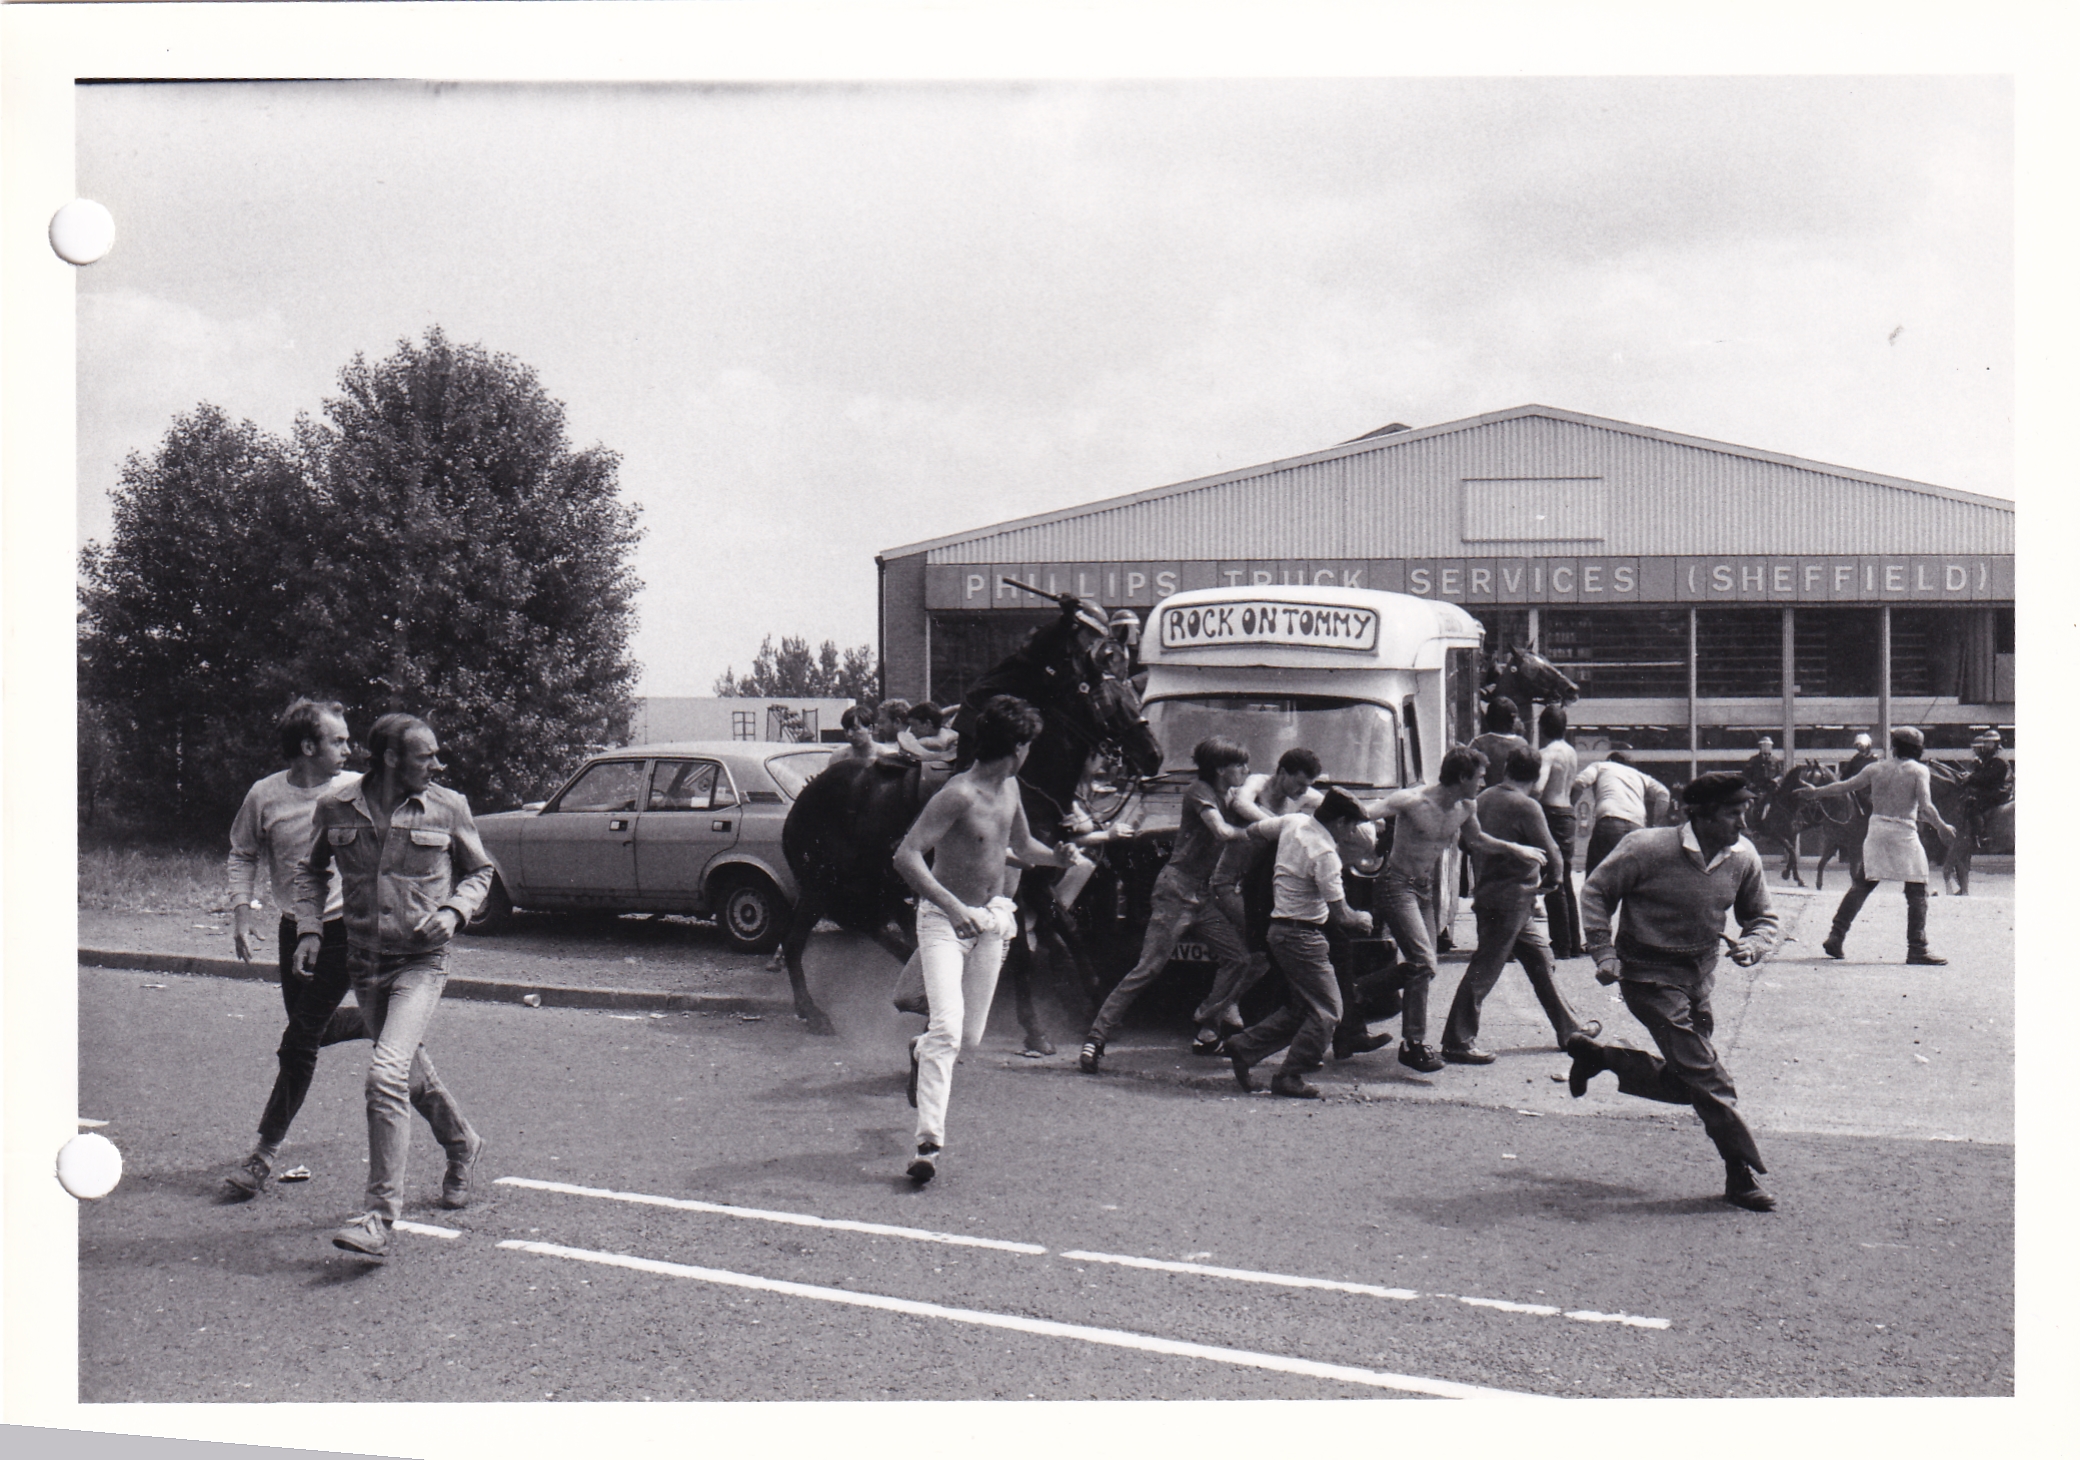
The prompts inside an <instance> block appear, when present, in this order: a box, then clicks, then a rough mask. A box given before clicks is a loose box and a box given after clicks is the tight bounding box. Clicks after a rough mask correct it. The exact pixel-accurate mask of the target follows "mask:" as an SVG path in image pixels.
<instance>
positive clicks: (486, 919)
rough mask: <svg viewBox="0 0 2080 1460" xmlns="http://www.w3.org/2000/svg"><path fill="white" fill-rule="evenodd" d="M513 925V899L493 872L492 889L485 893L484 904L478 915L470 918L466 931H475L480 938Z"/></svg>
mask: <svg viewBox="0 0 2080 1460" xmlns="http://www.w3.org/2000/svg"><path fill="white" fill-rule="evenodd" d="M512 925H513V899H512V897H511V895H510V894H508V893H507V892H506V885H505V883H504V882H503V881H501V880H500V879H499V877H498V874H497V873H493V874H492V877H491V890H490V891H489V892H487V893H485V894H484V905H483V906H482V907H480V908H478V909H477V915H476V916H475V917H473V918H471V919H470V920H469V926H468V927H466V928H464V929H463V931H464V932H465V933H474V934H476V935H477V936H478V937H480V938H488V937H495V936H497V935H498V934H500V933H503V932H504V931H505V930H506V929H507V928H510V927H511V926H512Z"/></svg>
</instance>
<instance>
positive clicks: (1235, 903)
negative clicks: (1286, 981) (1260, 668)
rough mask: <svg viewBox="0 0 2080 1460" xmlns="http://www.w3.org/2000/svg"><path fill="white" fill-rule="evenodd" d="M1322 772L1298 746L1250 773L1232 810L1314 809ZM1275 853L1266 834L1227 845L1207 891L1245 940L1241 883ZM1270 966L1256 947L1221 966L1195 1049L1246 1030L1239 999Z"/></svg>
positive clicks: (1208, 1048) (1263, 814)
mask: <svg viewBox="0 0 2080 1460" xmlns="http://www.w3.org/2000/svg"><path fill="white" fill-rule="evenodd" d="M1321 773H1322V762H1321V759H1320V758H1319V757H1318V756H1316V755H1315V753H1314V752H1313V751H1311V750H1308V749H1306V748H1305V747H1303V746H1294V747H1293V748H1292V749H1290V750H1288V751H1286V753H1285V754H1283V755H1281V756H1280V757H1279V758H1278V769H1277V770H1276V771H1274V772H1272V773H1271V774H1269V775H1265V774H1262V773H1259V774H1257V775H1254V776H1249V777H1247V778H1245V779H1244V780H1243V782H1242V785H1241V786H1240V787H1238V788H1237V789H1236V791H1235V794H1234V795H1233V796H1232V797H1231V798H1230V799H1229V802H1228V806H1229V810H1230V811H1231V812H1232V813H1233V815H1234V816H1235V818H1236V819H1237V820H1238V821H1242V822H1245V823H1249V822H1258V821H1265V820H1268V819H1269V818H1271V817H1274V816H1286V815H1290V814H1292V813H1293V812H1296V811H1307V812H1311V811H1313V810H1314V809H1315V808H1316V807H1317V806H1320V805H1321V804H1322V793H1321V792H1320V791H1319V790H1317V789H1315V784H1314V780H1315V777H1316V776H1319V775H1320V774H1321ZM1271 855H1272V849H1271V848H1270V847H1268V846H1266V845H1264V843H1263V841H1262V840H1261V839H1259V838H1251V839H1250V840H1248V841H1239V842H1229V843H1227V844H1225V845H1224V846H1222V848H1221V855H1220V860H1219V861H1218V862H1216V863H1215V864H1214V868H1213V877H1212V880H1211V882H1210V883H1209V885H1208V888H1207V892H1208V895H1209V896H1210V897H1211V899H1212V901H1213V904H1214V906H1215V907H1217V908H1219V909H1220V911H1221V913H1222V915H1223V916H1224V917H1226V918H1227V920H1228V922H1229V924H1230V925H1231V926H1232V927H1234V928H1235V930H1236V931H1237V932H1238V933H1240V934H1243V935H1244V941H1245V942H1248V936H1247V930H1248V927H1249V918H1248V917H1247V915H1246V913H1245V910H1244V908H1243V905H1242V884H1243V882H1244V881H1245V880H1246V879H1247V877H1248V876H1249V873H1250V869H1251V868H1253V867H1255V866H1256V865H1257V864H1258V859H1259V858H1261V857H1268V856H1271ZM1259 915H1260V916H1261V915H1262V904H1259ZM1270 971H1271V960H1270V958H1269V957H1268V956H1267V955H1265V954H1263V953H1259V952H1255V951H1252V952H1251V953H1250V955H1249V960H1248V961H1247V962H1246V963H1243V964H1241V965H1240V966H1237V965H1236V964H1235V963H1234V962H1233V961H1232V960H1230V961H1229V962H1225V963H1222V964H1221V965H1220V967H1219V969H1218V970H1216V971H1215V973H1214V976H1213V987H1212V988H1211V989H1209V990H1207V993H1206V997H1205V998H1204V999H1203V1000H1201V1001H1200V1003H1199V1007H1198V1008H1197V1009H1196V1010H1194V1011H1193V1014H1192V1018H1193V1020H1194V1021H1195V1022H1196V1023H1197V1025H1198V1026H1199V1032H1198V1035H1197V1037H1195V1038H1194V1039H1193V1040H1192V1053H1193V1054H1208V1055H1211V1054H1219V1053H1220V1052H1221V1040H1222V1038H1223V1036H1224V1035H1227V1034H1238V1033H1240V1032H1241V1030H1242V1012H1241V1009H1240V1007H1239V1001H1240V1000H1241V998H1242V996H1243V995H1244V994H1245V993H1247V992H1249V990H1250V989H1252V988H1254V987H1255V986H1256V984H1257V981H1258V980H1259V979H1261V978H1263V976H1264V975H1265V974H1267V973H1269V972H1270Z"/></svg>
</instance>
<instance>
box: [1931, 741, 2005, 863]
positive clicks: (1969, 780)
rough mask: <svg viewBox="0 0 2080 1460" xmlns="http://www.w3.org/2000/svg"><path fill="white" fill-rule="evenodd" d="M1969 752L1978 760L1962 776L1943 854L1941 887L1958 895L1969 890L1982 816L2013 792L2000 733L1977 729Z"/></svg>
mask: <svg viewBox="0 0 2080 1460" xmlns="http://www.w3.org/2000/svg"><path fill="white" fill-rule="evenodd" d="M1972 754H1974V755H1975V756H1977V757H1978V760H1977V761H1976V763H1974V765H1973V766H1972V769H1971V773H1970V774H1969V775H1967V776H1966V777H1965V778H1964V791H1963V801H1962V804H1961V805H1960V807H1959V808H1958V809H1959V812H1960V815H1959V816H1958V818H1957V822H1958V831H1957V835H1956V836H1955V837H1953V838H1952V839H1951V842H1950V850H1949V852H1948V853H1947V854H1946V855H1945V856H1944V858H1943V887H1944V890H1945V891H1952V892H1955V893H1956V894H1957V895H1958V896H1959V897H1968V896H1970V895H1971V891H1972V853H1973V852H1975V851H1977V850H1979V842H1980V840H1981V839H1982V838H1983V837H1984V836H1985V834H1986V817H1987V815H1988V814H1989V813H1990V812H1993V811H1995V810H1998V809H1999V808H2000V807H2001V806H2003V805H2005V804H2007V802H2008V800H2009V799H2010V798H2011V797H2012V796H2014V794H2015V782H2014V779H2013V774H2014V773H2013V769H2012V767H2010V766H2009V764H2008V763H2007V762H2006V761H2004V760H2002V759H2001V733H2000V731H1998V730H1990V729H1989V730H1981V731H1980V732H1979V733H1978V735H1976V736H1975V737H1973V739H1972Z"/></svg>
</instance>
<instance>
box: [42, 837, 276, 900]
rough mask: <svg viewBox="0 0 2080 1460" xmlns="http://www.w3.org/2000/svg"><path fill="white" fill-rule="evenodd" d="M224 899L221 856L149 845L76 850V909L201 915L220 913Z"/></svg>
mask: <svg viewBox="0 0 2080 1460" xmlns="http://www.w3.org/2000/svg"><path fill="white" fill-rule="evenodd" d="M263 875H264V874H263ZM230 900H231V894H230V892H229V891H228V890H227V888H226V885H225V880H224V855H223V853H221V852H206V851H198V850H193V849H188V848H180V847H151V846H145V847H138V846H130V847H116V846H86V845H82V846H81V848H80V853H79V905H80V907H81V908H82V909H94V910H98V911H109V912H154V913H163V912H195V913H201V912H217V911H221V910H222V909H223V908H224V907H225V906H226V904H228V903H229V902H230Z"/></svg>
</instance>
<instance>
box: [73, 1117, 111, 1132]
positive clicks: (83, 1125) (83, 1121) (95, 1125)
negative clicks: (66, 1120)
mask: <svg viewBox="0 0 2080 1460" xmlns="http://www.w3.org/2000/svg"><path fill="white" fill-rule="evenodd" d="M79 1124H80V1129H82V1130H98V1129H99V1128H100V1127H102V1126H104V1125H107V1124H108V1122H107V1121H105V1120H88V1119H87V1118H86V1117H85V1116H84V1115H82V1116H81V1117H80V1118H79Z"/></svg>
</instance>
